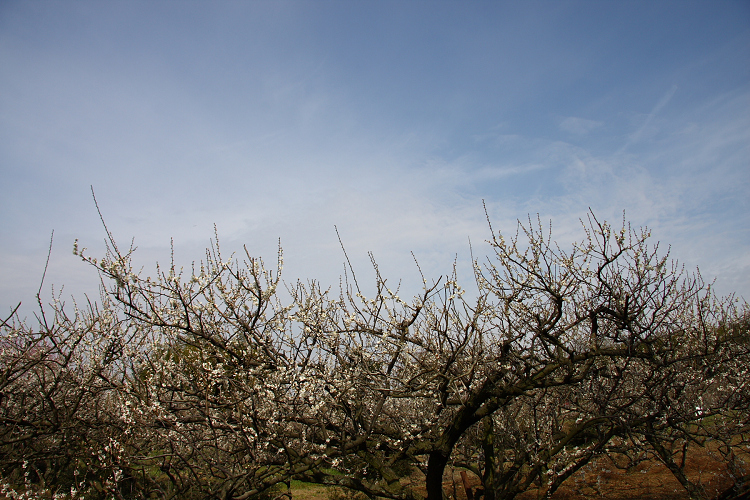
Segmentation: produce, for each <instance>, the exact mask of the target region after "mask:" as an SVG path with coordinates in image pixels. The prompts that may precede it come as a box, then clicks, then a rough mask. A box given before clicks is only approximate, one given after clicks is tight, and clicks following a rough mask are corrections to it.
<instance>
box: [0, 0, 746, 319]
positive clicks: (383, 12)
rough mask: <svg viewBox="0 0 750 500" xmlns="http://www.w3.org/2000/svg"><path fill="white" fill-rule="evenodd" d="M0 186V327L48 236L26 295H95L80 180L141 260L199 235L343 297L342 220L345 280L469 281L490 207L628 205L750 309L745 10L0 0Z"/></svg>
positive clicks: (635, 219) (511, 226)
mask: <svg viewBox="0 0 750 500" xmlns="http://www.w3.org/2000/svg"><path fill="white" fill-rule="evenodd" d="M0 185H1V186H2V187H3V189H2V197H0V213H1V214H2V217H1V218H0V235H2V238H0V315H1V316H3V317H5V315H6V311H9V310H10V308H11V307H13V306H15V304H17V303H18V302H19V301H23V303H24V306H25V307H26V306H29V307H30V306H31V305H33V302H34V294H35V293H36V290H37V288H38V287H39V282H40V279H41V276H42V272H43V269H44V262H45V259H46V254H47V246H48V243H49V238H50V233H51V232H52V230H54V231H55V237H54V245H53V250H52V255H51V259H50V266H49V270H48V273H47V277H46V280H45V283H44V287H43V292H44V294H45V295H44V296H45V297H49V295H50V286H51V285H52V284H54V285H55V287H56V288H59V287H60V285H65V291H64V294H63V295H64V296H70V295H71V294H73V295H74V296H76V298H77V299H79V300H80V299H81V298H82V296H83V295H82V294H83V293H89V294H93V295H94V296H95V294H96V286H97V276H96V272H95V271H94V270H93V269H91V268H89V267H87V266H86V265H84V264H83V263H81V262H80V261H79V260H78V259H77V258H76V257H74V256H73V255H72V247H73V241H74V240H75V239H76V238H78V239H79V242H80V245H81V246H84V247H88V248H89V253H90V254H92V255H97V256H101V254H102V251H103V239H104V236H105V233H104V230H103V229H102V227H101V223H100V222H99V216H98V214H97V213H96V209H95V207H94V203H93V201H92V197H91V192H90V186H93V188H94V190H95V191H96V196H97V199H98V201H99V205H100V207H101V209H102V212H103V215H104V217H105V218H106V221H107V224H108V226H109V228H110V230H111V231H112V232H113V233H114V236H115V237H116V238H117V239H118V240H119V241H120V243H121V244H123V245H126V244H127V243H128V242H129V241H130V240H131V238H132V239H134V241H135V245H136V246H138V248H139V249H138V251H137V253H136V262H137V263H138V264H139V265H142V266H144V269H145V271H146V272H147V274H148V272H149V270H150V269H152V268H153V263H154V262H156V261H159V262H161V263H163V264H164V263H168V261H169V258H170V238H173V240H174V246H175V254H176V259H177V261H178V262H180V263H183V264H189V263H190V262H191V261H197V260H200V259H201V257H202V256H203V249H204V248H205V247H206V246H207V245H208V244H209V239H210V238H211V237H212V236H213V232H214V228H213V225H214V224H216V226H217V231H218V234H219V237H220V239H221V244H222V247H223V249H224V251H225V252H226V253H231V252H233V251H239V250H241V249H242V245H243V244H244V245H246V246H247V248H248V250H249V251H250V253H251V254H253V255H258V256H262V257H263V258H264V259H265V260H266V261H267V263H269V264H273V263H274V262H275V249H276V246H277V242H278V240H279V239H281V244H282V246H283V248H284V260H285V268H284V278H285V279H286V280H288V281H295V280H296V279H297V278H301V279H320V280H322V282H323V283H325V284H327V285H332V286H334V287H336V286H338V276H339V275H340V274H341V272H342V264H343V261H344V257H343V254H342V252H341V249H340V247H339V242H338V239H337V236H336V232H335V230H334V225H336V226H337V227H338V229H339V232H340V234H341V237H342V240H343V243H344V244H345V245H346V248H347V252H348V254H349V256H350V257H351V258H352V261H353V263H354V264H355V268H357V270H358V272H360V273H361V274H362V275H363V276H365V278H363V279H368V278H367V276H371V272H370V270H369V264H368V263H369V260H368V255H367V252H368V251H372V252H373V254H374V256H375V258H376V259H377V261H378V263H379V265H380V269H381V272H382V273H383V274H384V275H385V276H386V277H387V278H388V279H389V283H396V282H397V281H398V280H399V279H403V280H404V287H405V289H406V290H407V292H413V291H416V288H414V284H415V283H417V278H418V274H417V271H416V268H415V265H414V262H413V259H412V256H411V254H410V252H412V251H413V252H414V254H415V256H416V258H417V259H418V261H419V262H420V264H421V266H422V269H423V270H424V271H425V274H426V275H427V276H428V277H437V276H439V275H441V274H446V273H449V272H450V271H451V268H452V264H453V261H454V259H455V260H456V261H457V263H458V267H459V271H460V277H461V278H462V279H463V280H464V281H465V282H466V283H467V285H469V286H470V284H471V274H470V265H468V263H469V259H470V254H469V244H468V241H469V238H470V239H471V241H472V245H473V246H474V253H475V256H476V255H477V254H479V255H483V254H484V253H486V251H487V248H486V246H483V245H482V243H481V242H482V241H483V240H486V239H487V238H488V237H489V230H488V228H487V223H486V220H485V217H484V212H483V207H482V200H484V201H485V203H486V205H487V208H488V212H489V215H490V217H491V219H492V222H493V227H495V229H501V230H503V231H507V232H511V233H512V232H514V231H515V220H516V219H518V218H521V219H526V217H527V216H528V214H531V216H532V217H536V214H537V213H538V214H539V216H540V218H541V220H542V221H543V222H545V223H547V222H549V221H550V220H551V221H552V228H553V237H557V238H558V239H560V241H561V242H562V243H563V247H565V244H566V243H569V241H570V240H572V239H574V238H578V237H580V231H579V227H580V224H579V222H578V219H579V218H581V217H585V215H586V213H587V210H588V209H589V207H590V208H591V209H592V210H593V211H594V213H595V214H596V215H597V216H598V217H600V218H602V219H607V220H609V221H612V222H613V223H619V222H620V221H621V220H622V214H623V211H625V214H626V218H627V219H628V221H630V222H631V223H632V224H633V225H635V226H644V225H646V226H648V227H649V228H650V229H651V230H652V234H653V238H654V241H656V240H659V241H661V245H662V246H661V248H663V249H666V248H667V247H668V246H670V245H671V255H672V256H673V257H674V258H676V259H678V260H679V261H680V262H681V263H683V264H684V265H685V266H686V268H687V269H689V270H692V269H695V267H696V266H698V267H699V268H700V270H701V273H702V274H703V277H704V279H706V280H707V281H712V280H715V287H716V289H717V291H718V292H719V293H721V294H728V293H731V292H736V293H738V294H739V295H741V296H743V297H744V298H745V299H748V300H750V203H749V202H748V198H749V197H748V195H747V193H749V192H750V2H747V1H702V2H691V1H630V2H615V1H581V2H579V1H551V0H550V1H530V2H500V1H498V2H471V1H469V2H458V1H455V2H453V1H431V2H418V1H360V2H349V1H324V0H321V1H312V0H310V1H289V2H285V1H273V2H271V1H268V2H261V1H254V2H251V1H247V2H230V1H218V2H197V1H195V2H192V1H191V2H186V1H185V2H184V1H179V2H177V1H160V2H139V1H126V2H118V1H108V2H100V1H90V2H82V1H65V2H52V1H13V0H2V1H0ZM368 273H370V274H368ZM24 310H25V311H26V313H27V314H29V313H30V312H31V311H32V309H30V308H29V309H24Z"/></svg>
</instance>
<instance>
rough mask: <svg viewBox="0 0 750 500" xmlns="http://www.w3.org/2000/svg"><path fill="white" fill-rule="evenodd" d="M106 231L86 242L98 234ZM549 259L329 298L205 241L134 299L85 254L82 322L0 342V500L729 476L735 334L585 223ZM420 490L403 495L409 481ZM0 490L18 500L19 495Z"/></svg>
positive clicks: (681, 275)
mask: <svg viewBox="0 0 750 500" xmlns="http://www.w3.org/2000/svg"><path fill="white" fill-rule="evenodd" d="M105 229H106V225H105ZM584 229H585V234H586V236H585V238H584V239H583V241H582V242H580V243H577V244H574V245H573V246H572V249H571V250H570V251H563V250H562V249H561V248H560V247H559V246H558V245H557V244H555V243H554V242H553V240H552V238H551V234H550V231H548V230H545V229H544V228H543V227H542V225H541V224H540V223H538V222H537V223H535V224H532V223H531V221H529V223H528V224H520V223H519V226H518V230H517V232H516V234H515V236H514V237H513V238H511V239H509V240H508V241H506V239H505V238H504V237H503V236H502V235H501V234H500V233H495V232H494V231H493V233H492V238H491V240H490V244H491V246H492V248H493V250H494V255H493V256H492V258H490V259H488V260H487V261H486V262H485V263H484V264H482V263H480V262H475V263H474V264H475V266H474V269H475V282H476V285H477V293H475V294H471V295H472V296H473V298H471V299H469V298H467V294H465V293H464V288H463V287H462V286H461V285H459V282H458V277H457V274H456V272H455V271H454V272H453V273H452V274H451V275H449V276H447V277H445V278H441V279H438V280H436V281H432V282H429V281H428V280H427V279H424V278H423V279H424V289H423V291H422V293H421V294H419V295H418V296H416V297H414V298H413V299H410V300H409V301H407V300H404V299H402V298H401V297H399V296H398V290H396V291H395V292H394V291H392V290H391V289H389V287H388V284H387V280H386V279H385V278H383V277H382V276H381V275H380V273H379V271H378V268H377V265H376V264H375V262H374V261H373V265H374V266H375V270H376V291H375V295H374V296H373V297H372V298H368V297H366V296H365V295H364V294H363V292H362V290H361V289H360V287H359V284H358V282H357V279H356V275H355V274H354V271H353V269H351V266H349V271H350V272H347V278H346V279H345V280H344V282H343V284H342V286H341V289H340V290H339V291H338V293H335V292H332V291H331V289H325V288H323V287H321V286H320V284H319V283H316V282H309V283H302V282H298V283H297V284H295V285H293V286H289V287H288V288H287V291H288V292H289V296H290V298H289V299H288V300H286V301H285V300H282V299H281V295H280V291H279V286H280V285H281V284H282V282H281V281H280V272H281V267H282V265H281V264H282V261H281V251H279V261H278V266H277V267H276V269H275V270H273V271H270V270H267V269H266V268H265V266H264V264H263V262H262V261H261V260H260V259H257V258H254V257H252V256H251V255H250V253H249V252H248V251H247V250H245V255H244V256H243V257H242V258H237V257H235V256H234V255H233V256H232V257H230V258H228V259H224V258H223V257H222V255H221V251H220V247H219V241H218V237H217V238H216V240H215V242H214V243H212V246H211V248H209V249H208V250H207V252H206V257H205V260H204V261H202V262H201V263H199V264H198V265H197V266H194V267H193V269H192V270H191V272H190V273H189V275H186V274H185V273H184V272H183V270H182V269H178V268H177V267H176V266H175V264H174V261H172V263H171V265H170V266H169V267H168V268H166V269H162V268H159V267H157V272H156V274H155V275H154V276H153V277H149V276H144V275H143V273H142V272H135V271H134V270H133V267H132V262H131V256H132V252H133V251H134V248H133V247H132V246H131V247H130V248H129V249H127V250H126V251H121V249H120V248H119V247H118V246H117V244H116V243H115V240H114V238H113V237H112V235H111V234H110V233H109V231H107V235H108V248H107V253H106V255H105V256H104V258H102V259H100V260H98V259H96V258H93V257H90V256H89V255H88V254H86V253H85V251H84V250H79V249H78V248H77V247H76V249H75V252H76V253H77V254H78V255H80V256H81V258H82V259H83V260H84V261H86V262H87V263H89V264H91V265H92V266H95V267H96V269H97V270H98V271H99V273H100V275H101V277H102V289H103V290H104V293H103V295H102V300H101V303H100V304H99V305H98V306H95V305H90V306H89V307H88V309H87V310H86V312H81V311H79V310H78V309H77V308H76V310H75V314H74V315H73V317H72V318H70V317H68V315H67V314H65V307H64V304H62V303H61V302H60V301H56V302H54V303H53V304H52V309H53V310H54V319H51V320H49V321H48V320H47V319H46V316H44V315H42V316H41V317H40V321H39V323H40V325H39V328H36V329H31V328H29V327H27V326H26V324H25V323H24V322H21V321H17V320H16V319H15V317H14V316H13V315H12V317H11V318H8V319H7V320H5V321H3V323H2V351H1V352H0V369H2V374H1V376H2V378H1V379H0V391H2V393H1V398H0V417H2V420H1V421H0V450H2V453H1V454H0V468H1V469H0V471H1V472H2V474H3V477H4V478H5V479H4V482H3V484H4V487H5V489H6V495H9V494H11V493H9V492H15V493H13V494H15V495H17V496H18V495H21V493H18V491H22V490H24V489H25V491H26V493H23V494H30V493H29V492H32V491H36V492H40V491H47V492H48V495H53V494H56V495H58V496H59V497H60V498H66V496H67V497H76V495H81V494H82V493H83V492H85V493H86V494H87V495H88V496H87V498H96V497H97V495H98V496H99V497H102V498H105V497H116V498H147V497H156V498H220V499H230V498H231V499H236V500H245V499H248V498H251V497H253V496H255V495H258V494H260V493H262V492H266V491H270V490H274V491H275V490H276V488H277V487H279V486H281V485H283V484H287V485H288V484H289V483H290V481H291V480H292V479H298V480H304V481H310V482H317V483H321V484H329V485H336V486H340V487H346V488H350V489H354V490H358V491H360V492H363V493H365V494H366V495H368V496H369V497H376V496H377V497H383V498H391V499H399V500H416V499H418V498H419V499H421V498H424V491H425V487H426V492H427V498H428V499H430V500H433V499H438V500H442V499H443V497H444V496H445V492H444V487H443V485H444V476H445V472H446V467H447V466H448V465H449V464H453V465H458V466H462V467H465V468H467V469H469V470H472V471H474V472H475V473H476V474H477V476H478V477H480V479H481V481H482V485H483V491H484V495H485V497H486V498H487V499H491V500H494V499H501V498H513V497H514V496H516V495H518V494H519V493H521V492H523V491H526V490H528V489H529V488H531V487H535V488H538V489H539V491H542V492H543V493H544V494H546V495H547V496H550V495H552V494H553V493H554V492H555V491H556V490H557V488H559V486H560V485H561V484H562V483H563V482H564V481H565V480H566V479H568V478H569V477H570V476H571V475H572V474H573V473H575V472H576V471H577V470H579V469H580V468H581V467H583V466H585V465H586V464H587V463H589V462H590V461H591V460H593V459H595V458H597V457H600V456H602V455H609V456H610V457H612V458H613V460H619V463H623V464H625V465H627V463H631V464H632V463H634V462H635V461H637V460H639V457H642V456H643V453H651V454H653V455H654V456H657V457H658V458H659V459H660V460H662V461H663V462H664V463H665V464H666V465H667V467H668V468H669V469H670V470H671V471H672V472H673V473H674V475H675V477H676V478H677V479H678V480H679V481H680V482H681V483H682V484H683V486H684V487H685V488H686V491H687V492H688V494H689V495H690V496H691V497H693V498H702V497H704V496H705V491H704V490H703V489H702V486H701V484H698V483H695V482H691V480H690V479H689V478H688V477H687V475H686V474H685V460H682V459H681V458H680V455H679V454H680V453H684V450H686V449H687V447H688V446H696V445H705V444H706V443H708V442H709V441H712V442H714V443H720V444H721V446H718V447H715V448H716V452H717V453H720V454H722V456H723V457H724V460H726V462H727V463H728V464H729V465H730V466H731V467H733V470H734V471H736V473H737V475H738V476H741V475H744V474H745V472H744V467H745V466H746V465H745V462H744V460H745V459H746V453H744V454H743V452H742V448H741V447H742V446H744V445H746V444H747V424H748V418H749V417H748V410H747V408H748V403H749V402H748V400H747V398H748V396H747V394H748V392H749V391H748V390H747V389H748V387H747V386H748V381H750V376H749V375H750V374H749V373H748V371H747V370H748V369H747V366H750V356H749V355H748V346H749V343H748V321H747V318H748V311H747V307H746V306H742V307H738V306H737V305H736V304H735V302H733V300H732V299H731V298H730V299H724V300H719V299H716V298H715V297H714V296H713V294H712V292H711V289H710V287H707V286H705V285H704V283H703V282H702V281H701V278H700V276H699V275H695V276H693V275H689V274H686V273H685V272H684V271H683V270H682V269H681V268H680V267H678V266H677V264H675V263H672V262H671V261H670V260H669V258H668V256H667V255H664V256H662V255H659V253H658V248H657V247H656V246H651V245H649V243H648V237H649V235H648V233H647V232H646V231H635V230H632V229H630V228H629V227H628V226H627V225H626V224H625V223H624V221H623V226H622V227H621V228H620V229H619V230H614V229H613V228H612V227H611V226H610V225H609V224H607V223H603V222H599V221H598V220H597V219H596V218H595V217H594V216H593V215H591V216H590V217H589V218H588V219H587V221H586V223H585V224H584ZM418 471H421V473H422V474H421V475H420V474H419V473H418ZM19 488H20V490H19Z"/></svg>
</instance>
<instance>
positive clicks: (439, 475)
mask: <svg viewBox="0 0 750 500" xmlns="http://www.w3.org/2000/svg"><path fill="white" fill-rule="evenodd" d="M448 457H449V455H446V454H444V453H442V452H441V451H439V450H436V451H433V452H432V453H430V458H429V459H428V460H427V500H444V498H445V497H444V494H443V473H444V472H445V466H446V465H447V464H448Z"/></svg>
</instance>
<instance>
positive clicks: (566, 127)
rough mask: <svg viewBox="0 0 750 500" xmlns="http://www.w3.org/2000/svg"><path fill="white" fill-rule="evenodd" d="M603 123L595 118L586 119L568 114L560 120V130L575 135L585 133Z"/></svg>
mask: <svg viewBox="0 0 750 500" xmlns="http://www.w3.org/2000/svg"><path fill="white" fill-rule="evenodd" d="M602 125H604V123H603V122H600V121H597V120H587V119H586V118H579V117H576V116H569V117H567V118H565V119H564V120H563V121H562V122H560V130H563V131H564V132H570V133H571V134H576V135H586V134H588V133H589V132H591V131H593V130H596V129H598V128H599V127H601V126H602Z"/></svg>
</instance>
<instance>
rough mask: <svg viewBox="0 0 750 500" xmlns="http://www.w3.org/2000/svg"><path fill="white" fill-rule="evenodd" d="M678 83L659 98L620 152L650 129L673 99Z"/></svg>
mask: <svg viewBox="0 0 750 500" xmlns="http://www.w3.org/2000/svg"><path fill="white" fill-rule="evenodd" d="M677 88H678V87H677V85H672V88H670V89H669V90H668V91H667V92H666V93H665V94H664V95H663V96H662V97H661V99H659V102H657V103H656V106H654V107H653V109H652V110H651V112H650V113H649V114H648V115H646V118H645V120H644V121H643V123H642V124H641V126H640V127H639V128H638V130H636V131H635V132H633V133H632V134H630V136H629V137H628V140H627V141H626V142H625V144H624V145H623V146H622V148H620V150H619V151H618V152H617V153H618V154H622V153H624V152H625V150H626V149H627V148H628V147H629V146H631V145H632V144H635V143H637V142H638V141H639V140H640V139H641V137H642V136H643V134H644V133H645V132H646V131H647V130H648V128H649V126H650V125H651V122H652V121H653V120H654V117H655V116H656V115H657V114H659V112H660V111H661V110H662V109H663V108H664V106H666V105H667V104H668V103H669V101H670V100H672V97H674V95H675V93H676V92H677Z"/></svg>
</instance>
